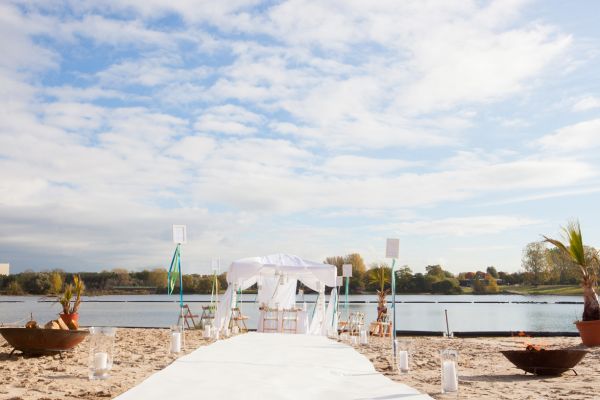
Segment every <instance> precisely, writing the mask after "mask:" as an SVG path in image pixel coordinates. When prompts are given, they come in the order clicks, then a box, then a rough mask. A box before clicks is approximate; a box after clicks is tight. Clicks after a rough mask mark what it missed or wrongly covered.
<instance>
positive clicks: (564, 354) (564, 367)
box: [501, 350, 588, 375]
mask: <svg viewBox="0 0 600 400" xmlns="http://www.w3.org/2000/svg"><path fill="white" fill-rule="evenodd" d="M501 353H502V354H504V357H506V358H508V360H509V361H510V362H511V363H513V364H514V365H515V366H516V367H517V368H520V369H522V370H523V371H525V372H530V373H532V374H537V375H560V374H562V373H563V372H565V371H568V370H570V369H573V367H575V365H577V363H579V361H581V360H582V359H583V357H584V356H585V355H586V354H587V353H588V352H587V350H541V351H531V350H505V351H501Z"/></svg>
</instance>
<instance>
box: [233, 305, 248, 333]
mask: <svg viewBox="0 0 600 400" xmlns="http://www.w3.org/2000/svg"><path fill="white" fill-rule="evenodd" d="M247 319H248V317H247V316H245V315H242V312H241V311H240V309H239V308H237V307H235V308H232V309H231V319H230V320H229V329H232V328H233V327H234V326H237V327H238V328H239V329H240V332H248V327H246V320H247Z"/></svg>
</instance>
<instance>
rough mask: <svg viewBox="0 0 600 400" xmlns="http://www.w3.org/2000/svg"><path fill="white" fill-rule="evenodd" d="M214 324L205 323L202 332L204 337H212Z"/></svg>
mask: <svg viewBox="0 0 600 400" xmlns="http://www.w3.org/2000/svg"><path fill="white" fill-rule="evenodd" d="M211 331H212V326H211V325H209V324H205V325H204V332H203V333H202V337H203V338H204V339H210V338H211V335H212V332H211Z"/></svg>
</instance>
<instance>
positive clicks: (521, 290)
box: [0, 285, 583, 300]
mask: <svg viewBox="0 0 600 400" xmlns="http://www.w3.org/2000/svg"><path fill="white" fill-rule="evenodd" d="M462 289H463V293H459V294H444V293H429V292H424V293H396V295H397V296H427V295H432V296H464V295H472V296H482V297H485V296H494V295H516V296H581V295H583V289H582V288H581V286H579V285H538V286H533V285H513V286H499V292H498V293H473V290H472V288H470V287H463V288H462ZM223 293H224V291H221V292H220V293H219V294H223ZM244 293H245V294H256V290H245V291H244ZM161 294H165V295H166V293H163V292H160V293H156V292H151V291H148V290H114V291H101V292H94V291H89V290H88V291H87V292H86V294H85V296H86V297H96V296H132V295H138V296H150V295H152V296H153V295H161ZM210 294H211V293H184V296H190V295H210ZM305 294H306V295H310V294H315V293H309V292H307V293H305ZM350 295H351V296H352V295H362V296H377V294H376V293H375V292H361V293H350ZM0 296H11V297H16V296H23V297H48V298H49V299H52V298H53V297H52V296H51V295H43V294H21V295H10V294H8V293H1V292H0ZM388 300H389V299H388Z"/></svg>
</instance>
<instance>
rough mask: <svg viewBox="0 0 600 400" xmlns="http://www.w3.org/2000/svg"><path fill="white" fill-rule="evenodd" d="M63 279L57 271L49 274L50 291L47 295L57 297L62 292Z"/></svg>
mask: <svg viewBox="0 0 600 400" xmlns="http://www.w3.org/2000/svg"><path fill="white" fill-rule="evenodd" d="M62 286H63V277H62V274H61V273H60V272H59V271H52V273H51V274H50V289H49V290H48V294H53V295H57V294H59V293H60V292H61V291H62Z"/></svg>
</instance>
